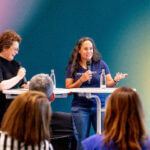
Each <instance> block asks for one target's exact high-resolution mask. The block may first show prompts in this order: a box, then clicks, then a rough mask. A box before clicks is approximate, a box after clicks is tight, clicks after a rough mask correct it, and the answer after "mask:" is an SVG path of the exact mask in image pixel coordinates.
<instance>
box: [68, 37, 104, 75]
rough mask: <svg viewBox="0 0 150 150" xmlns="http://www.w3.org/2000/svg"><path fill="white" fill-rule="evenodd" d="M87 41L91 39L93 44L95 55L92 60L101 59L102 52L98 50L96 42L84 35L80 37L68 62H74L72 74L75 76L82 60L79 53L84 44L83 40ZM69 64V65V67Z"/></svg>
mask: <svg viewBox="0 0 150 150" xmlns="http://www.w3.org/2000/svg"><path fill="white" fill-rule="evenodd" d="M85 41H90V42H91V43H92V45H93V57H92V61H95V62H97V61H99V60H100V59H101V55H100V53H99V52H98V51H97V49H96V46H95V44H94V41H93V40H92V39H91V38H89V37H82V38H81V39H79V40H78V41H77V43H76V45H75V47H74V49H73V51H72V54H71V58H70V60H69V62H68V65H70V64H72V67H71V76H72V77H74V76H76V72H77V71H78V69H79V68H80V61H81V56H80V54H79V50H80V48H81V46H82V44H83V42H85ZM68 65H67V67H68Z"/></svg>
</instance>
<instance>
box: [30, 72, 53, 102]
mask: <svg viewBox="0 0 150 150" xmlns="http://www.w3.org/2000/svg"><path fill="white" fill-rule="evenodd" d="M29 90H34V91H41V92H44V93H45V94H46V96H47V98H48V99H49V100H50V99H51V96H52V93H53V81H52V79H51V78H50V77H49V75H48V74H44V73H41V74H37V75H35V76H33V77H32V78H31V80H30V83H29Z"/></svg>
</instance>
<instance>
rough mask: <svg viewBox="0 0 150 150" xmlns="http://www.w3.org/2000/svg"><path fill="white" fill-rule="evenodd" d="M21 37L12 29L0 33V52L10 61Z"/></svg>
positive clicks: (17, 48)
mask: <svg viewBox="0 0 150 150" xmlns="http://www.w3.org/2000/svg"><path fill="white" fill-rule="evenodd" d="M21 40H22V39H21V37H20V36H19V35H18V34H17V33H16V32H15V31H13V30H6V31H4V32H3V33H2V34H1V35H0V53H1V54H2V55H3V57H4V58H5V59H7V60H8V61H11V60H13V59H14V57H15V56H16V55H17V54H18V51H19V44H20V42H21Z"/></svg>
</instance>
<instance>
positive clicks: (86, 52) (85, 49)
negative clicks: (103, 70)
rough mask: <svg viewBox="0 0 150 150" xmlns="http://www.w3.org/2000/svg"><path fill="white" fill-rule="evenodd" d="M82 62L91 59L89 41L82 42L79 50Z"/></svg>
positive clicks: (90, 44) (91, 46) (91, 48)
mask: <svg viewBox="0 0 150 150" xmlns="http://www.w3.org/2000/svg"><path fill="white" fill-rule="evenodd" d="M79 54H80V56H81V60H82V61H90V60H91V59H92V57H93V44H92V42H91V41H88V40H87V41H84V42H83V43H82V45H81V48H80V50H79Z"/></svg>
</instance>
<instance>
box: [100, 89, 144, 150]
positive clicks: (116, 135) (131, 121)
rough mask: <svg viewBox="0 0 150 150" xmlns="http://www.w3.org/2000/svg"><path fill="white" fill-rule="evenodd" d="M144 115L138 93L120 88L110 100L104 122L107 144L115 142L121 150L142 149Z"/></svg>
mask: <svg viewBox="0 0 150 150" xmlns="http://www.w3.org/2000/svg"><path fill="white" fill-rule="evenodd" d="M143 119H144V113H143V108H142V104H141V100H140V98H139V95H138V94H137V92H136V91H134V90H133V89H132V88H128V87H119V88H118V89H116V90H115V91H114V92H113V93H112V95H111V96H110V97H109V99H108V103H107V105H106V117H105V121H104V132H103V134H104V135H106V136H105V139H104V141H105V144H108V143H109V141H110V140H112V139H113V140H114V142H115V144H117V146H118V147H119V149H124V150H127V149H140V144H139V142H140V141H143V140H144V139H145V137H146V136H145V135H146V133H145V125H144V120H143Z"/></svg>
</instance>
